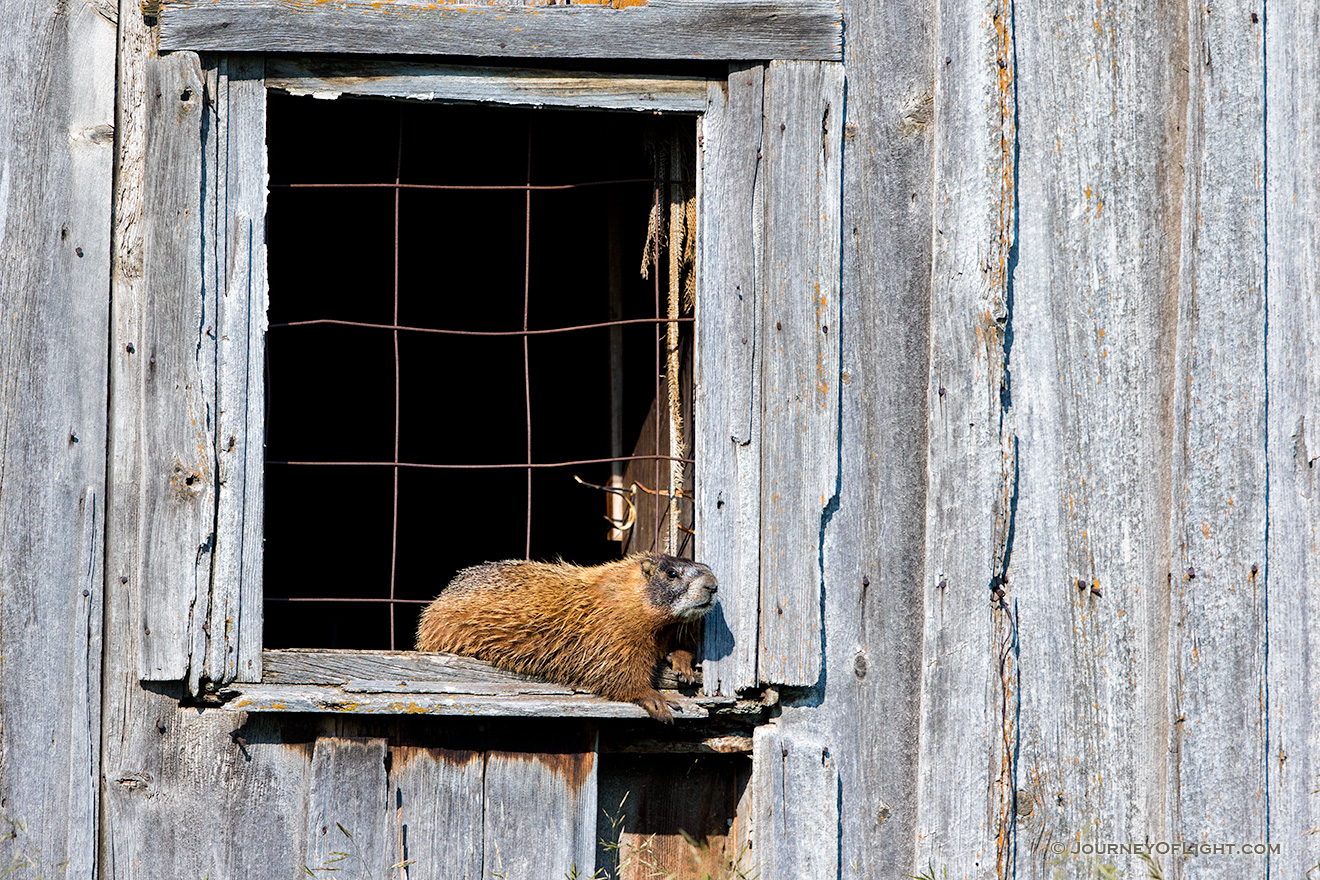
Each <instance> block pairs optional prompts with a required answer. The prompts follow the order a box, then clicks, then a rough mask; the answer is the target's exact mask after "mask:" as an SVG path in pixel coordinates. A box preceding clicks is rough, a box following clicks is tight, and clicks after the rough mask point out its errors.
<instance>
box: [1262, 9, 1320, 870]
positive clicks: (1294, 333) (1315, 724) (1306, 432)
mask: <svg viewBox="0 0 1320 880" xmlns="http://www.w3.org/2000/svg"><path fill="white" fill-rule="evenodd" d="M1317 16H1320V10H1317V8H1316V7H1315V6H1314V4H1309V3H1306V2H1291V3H1278V4H1271V5H1270V7H1269V27H1268V29H1267V31H1266V33H1265V47H1264V52H1265V55H1266V57H1267V58H1268V59H1269V62H1268V67H1269V69H1268V71H1267V73H1268V78H1267V81H1266V91H1265V100H1266V102H1267V103H1268V106H1269V112H1268V114H1267V116H1266V120H1265V122H1266V125H1265V149H1266V151H1267V153H1268V164H1267V167H1266V178H1265V180H1266V202H1265V224H1266V228H1267V229H1268V230H1269V242H1270V251H1269V263H1268V273H1267V276H1266V283H1267V284H1268V285H1269V287H1268V290H1269V324H1268V332H1267V337H1266V346H1267V348H1266V353H1265V357H1266V361H1265V368H1266V377H1265V382H1266V386H1265V390H1266V393H1267V394H1268V395H1269V422H1268V427H1267V429H1266V437H1265V440H1266V443H1267V444H1268V453H1267V454H1268V463H1269V487H1268V490H1269V507H1268V512H1269V532H1268V534H1267V535H1266V540H1267V541H1268V548H1269V556H1268V561H1267V563H1265V564H1264V565H1263V572H1262V573H1261V576H1262V577H1263V578H1264V579H1265V588H1266V590H1267V591H1268V595H1269V604H1268V626H1269V629H1268V632H1269V639H1270V654H1269V664H1268V666H1267V668H1266V672H1267V676H1266V682H1265V683H1266V687H1267V688H1268V690H1267V691H1266V695H1267V699H1268V706H1267V707H1266V708H1267V712H1268V715H1267V717H1266V725H1267V730H1268V732H1269V733H1268V741H1267V743H1266V754H1265V761H1266V762H1267V763H1266V778H1267V780H1268V791H1269V807H1270V809H1269V816H1270V826H1271V829H1270V839H1271V841H1278V842H1281V843H1282V847H1281V850H1280V852H1279V853H1278V854H1277V855H1272V856H1271V857H1270V863H1269V864H1270V871H1271V872H1273V873H1276V874H1277V875H1278V876H1280V877H1296V876H1303V875H1305V874H1306V872H1307V871H1313V870H1314V869H1315V865H1316V861H1317V857H1316V855H1315V851H1314V847H1313V846H1308V845H1306V844H1303V843H1302V842H1301V841H1305V840H1314V839H1315V837H1314V835H1313V834H1308V833H1307V832H1310V831H1312V829H1315V828H1317V827H1320V792H1318V791H1317V786H1316V784H1315V782H1316V780H1317V779H1320V742H1317V739H1316V734H1315V732H1316V731H1317V730H1320V684H1318V683H1317V680H1316V676H1315V674H1314V670H1316V669H1320V648H1318V647H1317V646H1320V593H1317V590H1316V585H1317V583H1320V540H1318V539H1317V532H1320V503H1318V502H1317V492H1318V491H1320V486H1317V482H1318V481H1320V461H1317V456H1320V433H1318V432H1317V429H1320V411H1317V410H1318V409H1320V364H1318V363H1317V352H1320V301H1317V298H1316V294H1315V292H1316V290H1318V289H1320V268H1318V267H1317V263H1316V254H1317V253H1320V231H1318V230H1317V227H1316V218H1317V217H1320V194H1318V192H1317V188H1316V169H1317V168H1320V144H1317V142H1316V129H1315V126H1314V120H1315V119H1316V118H1317V116H1318V115H1320V106H1318V105H1317V95H1320V63H1317V62H1318V61H1320V59H1318V58H1317V55H1316V53H1315V52H1314V51H1310V49H1309V43H1310V41H1311V36H1310V35H1314V34H1315V33H1317V32H1320V21H1318V20H1317Z"/></svg>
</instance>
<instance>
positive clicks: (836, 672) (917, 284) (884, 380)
mask: <svg viewBox="0 0 1320 880" xmlns="http://www.w3.org/2000/svg"><path fill="white" fill-rule="evenodd" d="M844 12H845V17H846V20H847V21H849V22H850V27H849V32H848V55H847V61H846V64H847V106H846V108H845V114H844V117H843V123H844V129H843V171H842V174H843V196H842V223H841V239H842V242H841V244H842V258H841V259H842V264H841V269H842V271H841V276H842V281H841V287H842V289H841V293H840V297H839V299H840V306H839V315H838V316H837V318H836V320H837V321H838V324H839V328H838V329H839V331H840V332H839V344H840V349H841V351H840V365H839V370H840V375H839V376H838V377H837V378H836V379H835V381H836V382H838V383H839V391H840V404H839V406H840V414H839V424H840V431H839V441H838V442H839V453H838V455H839V468H840V474H839V503H838V508H837V510H835V511H834V513H833V514H832V515H831V516H830V517H829V518H828V521H827V522H826V523H824V536H825V537H824V564H825V568H824V585H825V586H824V589H825V595H824V608H823V616H824V621H825V654H824V660H825V663H826V675H825V682H824V687H823V688H822V689H821V691H818V692H817V693H815V694H813V698H812V699H809V700H804V701H802V704H801V705H798V706H785V707H784V710H783V715H782V716H781V718H780V721H779V723H780V726H781V728H783V729H784V730H785V731H786V733H787V734H789V735H790V736H792V735H795V734H797V733H798V731H799V730H800V729H803V728H805V730H804V733H805V734H806V735H810V736H815V737H817V738H820V739H823V740H824V741H825V742H826V743H828V745H829V748H830V758H831V761H832V762H833V764H834V766H835V767H836V768H837V773H838V778H839V781H838V785H839V795H838V806H837V812H838V821H839V826H838V836H839V841H838V859H839V863H840V872H839V873H840V875H841V876H842V877H844V878H849V880H851V878H866V877H874V878H880V877H892V876H898V877H908V876H910V875H918V874H920V873H921V872H922V871H924V870H925V869H926V868H927V865H925V864H917V863H916V861H915V860H914V849H915V848H916V846H917V835H916V819H917V779H918V772H917V770H918V767H917V759H918V753H919V745H918V744H919V733H920V730H919V723H918V722H919V709H920V697H921V676H922V650H921V639H922V632H923V626H922V615H923V611H924V605H925V597H926V595H927V593H926V586H925V585H926V583H927V581H926V579H925V578H924V577H923V570H924V563H925V537H926V491H927V490H926V456H927V444H926V434H927V422H926V418H927V394H928V383H929V379H928V363H929V359H930V337H929V333H930V330H929V322H930V313H931V247H932V238H933V232H934V230H933V229H932V208H933V205H932V201H931V198H932V183H933V181H932V167H933V158H934V157H933V152H934V151H933V148H934V143H935V132H934V124H933V114H934V107H933V89H934V87H935V86H934V77H935V69H934V66H933V65H932V60H933V59H934V57H935V54H936V46H937V45H940V44H938V43H937V42H936V37H937V34H936V30H937V28H936V26H935V24H934V22H935V21H936V12H935V3H934V2H933V0H902V2H893V0H884V2H875V0H849V2H846V3H845V9H844ZM940 51H943V50H942V49H941V50H940ZM941 60H942V59H941ZM833 329H834V328H833V327H831V330H832V331H833ZM932 399H933V398H932ZM815 703H818V704H819V705H813V704H815ZM942 760H947V756H946V758H944V759H942ZM792 796H793V794H792V792H790V793H789V797H790V798H791V797H792ZM937 876H941V875H937ZM954 876H955V875H954V874H953V873H952V872H950V874H949V877H954Z"/></svg>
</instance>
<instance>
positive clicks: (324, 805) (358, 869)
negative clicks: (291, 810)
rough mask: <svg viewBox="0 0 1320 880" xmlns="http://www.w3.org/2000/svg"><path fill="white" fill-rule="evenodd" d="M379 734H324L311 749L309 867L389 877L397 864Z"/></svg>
mask: <svg viewBox="0 0 1320 880" xmlns="http://www.w3.org/2000/svg"><path fill="white" fill-rule="evenodd" d="M388 753H389V744H388V743H387V742H386V741H385V740H384V739H381V738H379V737H371V738H353V737H338V736H335V737H319V738H318V739H317V740H316V745H315V747H314V749H313V751H312V766H311V788H310V790H309V792H308V797H307V834H306V839H307V853H306V855H305V857H304V859H303V861H302V864H303V865H305V866H306V867H307V868H308V869H309V870H311V871H313V872H318V871H327V870H329V871H334V872H336V873H337V874H338V873H342V874H346V875H348V876H360V877H388V876H390V875H391V874H392V873H393V871H391V870H390V868H391V866H392V865H394V864H396V863H398V861H399V858H398V838H397V835H396V834H395V833H394V828H393V827H391V826H393V825H394V824H395V822H394V821H392V820H394V819H395V818H396V816H397V813H396V812H395V810H393V809H390V806H391V805H390V803H389V786H388V785H387V781H386V771H385V758H386V756H387V755H388Z"/></svg>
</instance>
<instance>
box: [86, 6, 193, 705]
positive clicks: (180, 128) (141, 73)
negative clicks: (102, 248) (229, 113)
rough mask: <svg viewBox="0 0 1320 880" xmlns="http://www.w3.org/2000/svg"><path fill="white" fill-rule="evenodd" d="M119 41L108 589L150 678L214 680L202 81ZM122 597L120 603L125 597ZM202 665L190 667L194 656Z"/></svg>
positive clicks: (135, 34) (136, 29)
mask: <svg viewBox="0 0 1320 880" xmlns="http://www.w3.org/2000/svg"><path fill="white" fill-rule="evenodd" d="M130 16H131V17H135V18H136V19H138V21H136V22H135V23H134V25H133V26H131V27H125V28H123V29H122V31H121V36H120V54H121V58H122V59H123V63H122V64H121V65H120V74H119V77H120V78H119V117H118V128H117V136H118V143H119V172H118V175H117V177H116V210H115V251H114V265H113V273H114V274H113V280H114V290H115V294H114V298H113V301H112V309H111V311H112V325H111V336H110V338H111V355H110V499H109V500H110V512H109V531H108V537H109V551H108V565H109V572H108V574H109V584H110V586H111V588H112V590H113V591H114V593H115V594H116V597H115V601H112V602H111V608H112V613H113V614H114V615H120V614H125V615H127V616H128V617H129V618H130V619H131V620H132V621H133V626H132V628H131V630H130V632H131V633H132V642H131V644H125V645H123V646H121V649H122V650H129V651H131V652H132V653H133V654H134V655H135V656H136V657H137V658H138V671H139V675H140V677H141V678H144V679H156V680H182V679H185V678H186V679H188V681H189V683H190V687H191V688H193V689H195V688H196V687H197V682H198V681H199V679H200V677H201V673H202V668H201V667H202V664H201V662H200V659H201V657H202V654H203V651H204V648H205V642H206V632H205V630H203V629H202V624H203V623H204V622H206V620H207V617H208V614H209V605H210V601H209V600H210V578H211V561H212V560H211V554H212V550H213V548H214V543H215V541H214V538H215V525H214V518H215V477H216V471H215V458H214V436H215V435H214V431H215V423H214V419H215V415H216V414H215V412H214V406H213V401H214V397H213V395H214V380H215V346H214V337H215V332H216V330H215V325H216V315H215V303H214V297H212V298H211V300H210V301H208V300H206V299H204V297H203V286H202V277H201V275H202V272H201V270H202V266H201V260H200V253H201V179H200V174H201V161H200V156H201V116H202V104H203V101H202V94H203V91H202V73H201V67H200V63H199V61H198V58H197V56H196V55H195V54H193V53H188V52H180V53H174V54H172V55H169V56H164V57H158V56H156V55H155V53H154V51H153V50H152V48H151V47H152V46H153V45H154V43H153V40H154V33H153V32H151V31H149V29H147V28H146V27H144V26H142V25H141V23H140V19H141V17H142V16H141V13H140V11H138V10H136V8H133V9H130ZM120 594H122V601H120V600H119V595H120ZM194 655H195V656H196V657H197V658H198V662H196V663H192V662H191V658H192V657H193V656H194Z"/></svg>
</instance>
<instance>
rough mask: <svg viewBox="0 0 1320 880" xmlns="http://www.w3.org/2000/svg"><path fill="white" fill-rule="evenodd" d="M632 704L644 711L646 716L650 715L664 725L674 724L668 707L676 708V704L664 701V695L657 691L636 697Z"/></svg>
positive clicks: (672, 714) (672, 715)
mask: <svg viewBox="0 0 1320 880" xmlns="http://www.w3.org/2000/svg"><path fill="white" fill-rule="evenodd" d="M634 702H636V703H637V705H639V706H641V707H642V708H643V709H645V710H646V714H648V715H650V716H651V717H652V718H654V719H655V720H656V721H663V722H664V723H665V724H673V723H674V713H673V712H672V711H670V706H673V707H674V708H678V704H677V703H671V702H670V701H669V700H666V699H665V697H664V695H663V694H661V693H660V692H659V691H651V692H650V693H648V694H644V695H643V696H641V697H638V698H637V699H636V700H635V701H634Z"/></svg>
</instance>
